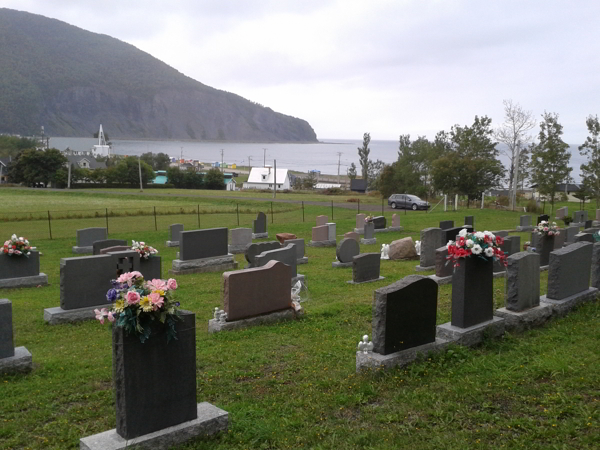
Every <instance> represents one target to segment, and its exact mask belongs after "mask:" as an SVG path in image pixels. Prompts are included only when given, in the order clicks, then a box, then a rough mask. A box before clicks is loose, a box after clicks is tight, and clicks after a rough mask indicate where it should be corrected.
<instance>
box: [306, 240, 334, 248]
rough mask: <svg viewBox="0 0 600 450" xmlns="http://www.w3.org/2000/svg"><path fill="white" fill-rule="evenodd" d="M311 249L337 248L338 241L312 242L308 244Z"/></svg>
mask: <svg viewBox="0 0 600 450" xmlns="http://www.w3.org/2000/svg"><path fill="white" fill-rule="evenodd" d="M306 245H308V246H309V247H337V242H336V241H310V242H309V243H308V244H306Z"/></svg>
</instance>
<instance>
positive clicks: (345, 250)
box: [335, 227, 366, 263]
mask: <svg viewBox="0 0 600 450" xmlns="http://www.w3.org/2000/svg"><path fill="white" fill-rule="evenodd" d="M365 231H366V227H365ZM365 239H366V238H365ZM359 253H360V248H359V245H358V242H356V241H355V240H354V239H342V240H341V241H340V243H339V244H338V246H337V249H336V252H335V254H336V256H337V259H338V261H339V262H342V263H349V262H352V259H353V258H354V257H355V256H356V255H358V254H359Z"/></svg>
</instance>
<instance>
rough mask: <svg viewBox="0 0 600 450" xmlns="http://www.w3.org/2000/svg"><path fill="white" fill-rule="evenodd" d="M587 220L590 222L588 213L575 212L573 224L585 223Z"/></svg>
mask: <svg viewBox="0 0 600 450" xmlns="http://www.w3.org/2000/svg"><path fill="white" fill-rule="evenodd" d="M586 220H588V215H587V211H575V213H574V215H573V222H575V223H585V221H586Z"/></svg>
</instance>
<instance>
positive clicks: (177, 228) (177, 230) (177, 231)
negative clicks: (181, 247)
mask: <svg viewBox="0 0 600 450" xmlns="http://www.w3.org/2000/svg"><path fill="white" fill-rule="evenodd" d="M182 231H183V224H182V223H174V224H173V225H171V226H170V227H169V240H170V241H171V242H179V239H180V238H181V232H182Z"/></svg>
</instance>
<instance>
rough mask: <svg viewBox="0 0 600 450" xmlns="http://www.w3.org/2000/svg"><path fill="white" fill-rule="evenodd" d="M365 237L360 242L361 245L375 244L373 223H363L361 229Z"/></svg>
mask: <svg viewBox="0 0 600 450" xmlns="http://www.w3.org/2000/svg"><path fill="white" fill-rule="evenodd" d="M363 230H364V234H365V237H364V238H363V239H362V240H361V243H363V244H367V245H369V244H375V243H376V242H377V239H376V238H375V224H374V223H373V222H368V223H365V226H364V228H363Z"/></svg>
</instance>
